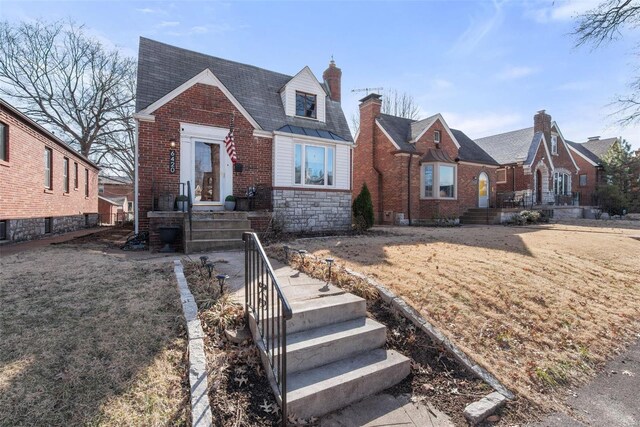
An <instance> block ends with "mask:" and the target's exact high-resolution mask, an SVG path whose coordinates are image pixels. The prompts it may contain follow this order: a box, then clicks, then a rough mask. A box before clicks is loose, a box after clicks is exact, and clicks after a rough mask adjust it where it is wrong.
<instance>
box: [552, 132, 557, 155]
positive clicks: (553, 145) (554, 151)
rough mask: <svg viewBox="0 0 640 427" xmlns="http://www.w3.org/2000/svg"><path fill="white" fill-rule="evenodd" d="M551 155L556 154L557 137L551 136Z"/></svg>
mask: <svg viewBox="0 0 640 427" xmlns="http://www.w3.org/2000/svg"><path fill="white" fill-rule="evenodd" d="M551 154H558V136H557V135H552V136H551Z"/></svg>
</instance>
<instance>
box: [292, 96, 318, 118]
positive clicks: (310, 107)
mask: <svg viewBox="0 0 640 427" xmlns="http://www.w3.org/2000/svg"><path fill="white" fill-rule="evenodd" d="M317 105H318V103H317V96H316V95H312V94H310V93H304V92H297V91H296V116H300V117H308V118H311V119H315V118H317V116H316V109H317V108H316V107H317Z"/></svg>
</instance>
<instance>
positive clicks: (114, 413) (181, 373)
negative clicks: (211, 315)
mask: <svg viewBox="0 0 640 427" xmlns="http://www.w3.org/2000/svg"><path fill="white" fill-rule="evenodd" d="M0 307H1V310H0V336H1V339H0V425H1V426H17V425H25V426H26V425H28V426H32V425H51V426H68V425H101V426H102V425H104V426H110V425H111V426H126V425H145V426H161V425H172V426H173V425H188V424H189V421H188V420H189V414H188V410H187V408H188V386H187V384H186V382H185V380H186V375H187V370H186V365H185V363H184V362H185V361H184V358H185V353H186V340H185V335H184V326H183V319H182V318H181V308H180V299H179V295H178V292H177V290H176V285H175V279H174V278H173V276H172V266H171V265H170V263H169V262H167V261H164V262H162V263H159V262H150V261H146V262H145V261H133V260H131V259H128V258H126V257H123V256H122V254H121V253H120V254H117V253H115V252H110V253H107V252H102V248H101V247H99V246H97V245H90V244H81V245H78V244H74V245H60V246H56V247H49V248H46V249H39V250H33V251H29V252H23V253H18V254H14V255H3V256H2V258H1V260H0Z"/></svg>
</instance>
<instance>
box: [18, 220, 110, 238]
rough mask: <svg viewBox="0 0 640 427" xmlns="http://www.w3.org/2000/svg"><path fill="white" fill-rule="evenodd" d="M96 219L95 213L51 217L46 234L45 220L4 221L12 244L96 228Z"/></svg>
mask: <svg viewBox="0 0 640 427" xmlns="http://www.w3.org/2000/svg"><path fill="white" fill-rule="evenodd" d="M98 219H99V215H98V214H97V213H90V214H81V215H68V216H59V217H52V218H51V222H52V224H51V231H50V233H46V234H45V220H46V218H18V219H8V220H6V221H7V240H10V241H12V242H18V241H22V240H33V239H38V238H41V237H44V236H47V235H50V234H62V233H68V232H70V231H76V230H80V229H83V228H91V227H96V226H97V225H98Z"/></svg>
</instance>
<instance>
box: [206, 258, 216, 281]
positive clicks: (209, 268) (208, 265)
mask: <svg viewBox="0 0 640 427" xmlns="http://www.w3.org/2000/svg"><path fill="white" fill-rule="evenodd" d="M204 266H205V267H207V270H208V271H209V279H211V274H212V273H213V269H214V265H213V263H212V262H208V263H206V264H205V265H204Z"/></svg>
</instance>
